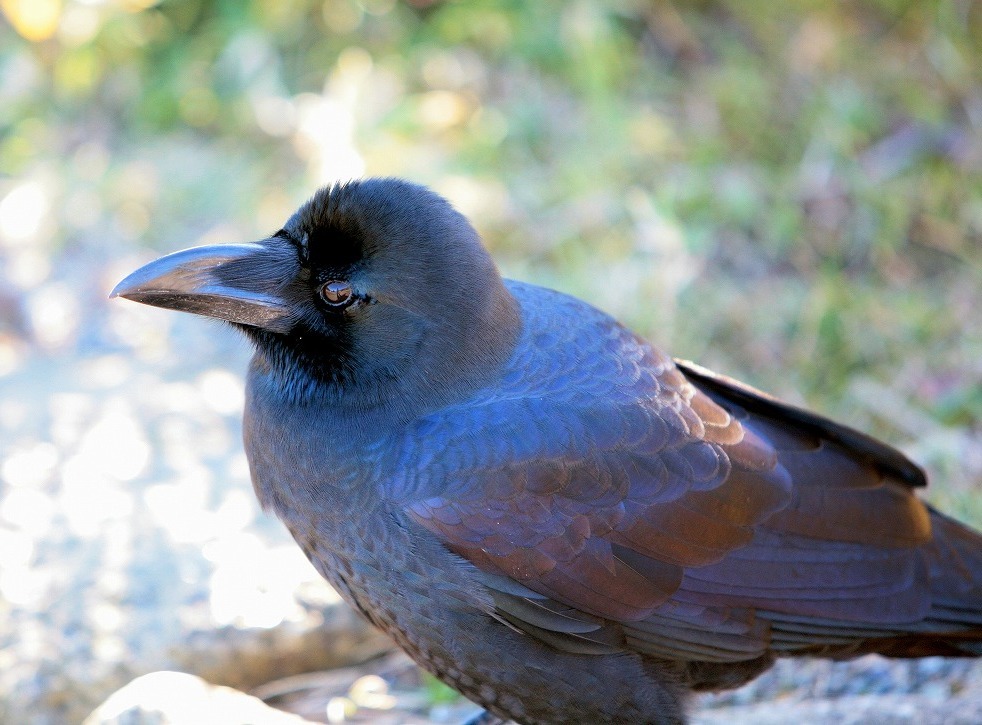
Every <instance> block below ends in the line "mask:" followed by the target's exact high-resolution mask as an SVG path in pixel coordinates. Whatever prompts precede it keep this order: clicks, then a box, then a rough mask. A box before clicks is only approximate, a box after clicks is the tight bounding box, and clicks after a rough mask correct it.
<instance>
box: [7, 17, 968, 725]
mask: <svg viewBox="0 0 982 725" xmlns="http://www.w3.org/2000/svg"><path fill="white" fill-rule="evenodd" d="M0 11H2V14H0V721H3V722H39V723H40V722H44V723H48V722H52V723H53V722H75V721H78V720H80V719H81V718H82V717H84V716H85V715H86V714H87V713H88V712H89V711H91V710H92V708H93V707H95V706H96V705H97V704H98V703H99V702H100V701H101V700H102V699H104V698H105V697H106V696H107V695H108V694H109V693H110V692H112V691H113V690H114V689H116V688H117V687H119V686H121V685H122V684H125V683H126V682H127V681H128V680H129V679H132V677H135V676H136V675H139V674H143V673H145V672H149V671H151V670H154V669H165V668H171V669H183V670H186V671H189V672H195V673H196V674H204V675H206V676H207V677H208V679H210V680H211V681H214V682H224V683H226V684H234V685H239V686H242V687H255V686H257V685H259V684H261V683H264V682H268V681H269V680H275V679H276V678H278V677H282V676H285V675H293V674H296V673H298V672H302V671H306V670H313V669H318V668H321V667H326V666H329V665H336V664H351V663H352V662H356V661H359V660H361V659H366V658H367V657H369V656H370V655H371V654H375V653H377V652H380V651H382V649H383V647H384V645H382V644H381V643H379V642H378V641H377V640H375V639H373V638H372V635H371V634H370V633H368V632H366V631H364V630H362V629H358V627H357V625H356V624H355V623H354V622H353V621H352V620H350V619H348V618H346V615H344V614H340V613H337V612H336V611H335V605H336V596H335V595H333V593H332V592H330V591H329V590H327V588H326V585H323V584H321V583H320V582H319V581H318V580H317V577H316V575H314V574H313V573H312V570H310V569H309V567H308V565H307V564H306V562H305V561H304V560H303V558H302V556H301V555H300V554H299V553H298V551H297V550H296V549H295V547H293V545H292V544H291V543H290V542H289V540H288V537H287V536H286V535H285V533H284V532H283V530H282V529H281V527H279V525H278V524H277V523H276V522H273V521H270V520H269V519H267V518H266V517H265V516H263V515H262V514H261V513H260V512H259V511H258V507H257V505H256V504H255V502H254V501H253V496H252V492H251V491H250V490H249V489H250V486H249V482H248V472H247V469H246V465H245V461H244V458H243V456H242V453H241V444H240V442H239V416H240V414H241V404H242V374H243V371H244V366H245V363H246V360H247V359H248V355H249V350H248V349H247V346H246V344H245V343H244V342H243V341H240V340H239V339H237V338H236V336H235V335H234V334H233V333H232V332H230V331H227V330H226V329H225V328H223V327H221V326H219V325H218V324H217V323H212V322H208V321H204V320H200V319H192V318H189V317H187V316H180V315H173V314H168V313H164V312H161V311H158V310H153V309H149V308H143V307H140V306H138V305H134V304H130V303H126V302H122V301H114V302H111V303H110V302H109V301H107V299H106V295H107V293H108V291H109V290H110V289H111V288H112V286H113V285H114V284H115V282H116V281H118V280H119V279H120V278H121V277H122V276H123V275H124V274H125V273H127V272H129V271H130V270H132V269H133V268H134V267H135V266H136V265H138V264H140V263H142V262H145V261H148V260H149V259H151V258H152V257H154V256H156V255H159V254H160V253H163V252H167V251H173V250H176V249H179V248H183V247H187V246H191V245H194V244H201V243H207V242H218V241H229V242H235V241H246V240H251V239H257V238H261V237H263V236H265V235H267V234H269V233H271V232H273V231H275V230H276V229H278V228H279V227H280V226H281V225H282V222H283V220H285V219H286V217H287V216H288V215H289V214H290V213H291V212H292V211H293V209H294V208H295V207H296V206H297V205H298V204H299V203H301V202H302V201H303V200H304V199H305V198H306V197H307V196H309V195H310V194H311V193H312V192H313V191H314V189H316V188H317V187H318V186H320V185H323V184H327V183H330V182H332V181H334V180H338V179H347V178H352V177H358V176H362V175H396V176H402V177H406V178H409V179H411V180H414V181H417V182H421V183H424V184H428V185H430V186H432V187H433V188H435V189H436V190H437V191H439V192H441V193H443V194H444V195H446V196H447V197H449V198H450V199H451V200H452V201H453V203H454V204H455V205H457V207H458V208H459V209H460V210H461V211H463V212H464V213H465V214H466V215H468V216H469V217H470V218H471V219H472V220H473V222H474V224H475V225H476V227H477V228H478V230H479V231H480V233H481V234H482V236H483V238H484V240H485V242H486V243H487V245H488V246H489V247H490V248H491V250H492V252H493V254H494V255H495V257H496V259H497V260H498V261H499V263H500V265H501V267H502V268H503V270H504V271H505V273H506V274H507V275H508V276H511V277H517V278H521V279H526V280H531V281H534V282H537V283H540V284H544V285H547V286H551V287H555V288H558V289H561V290H564V291H567V292H570V293H572V294H575V295H577V296H580V297H583V298H585V299H587V300H589V301H590V302H592V303H593V304H595V305H597V306H599V307H601V308H603V309H605V310H608V311H610V312H612V313H613V314H615V315H616V316H617V317H619V318H620V319H622V320H623V321H625V322H627V323H628V324H629V325H631V326H632V327H633V328H635V329H636V330H638V331H639V332H641V333H643V334H644V335H646V336H647V337H649V339H651V340H653V341H654V342H656V344H659V345H661V346H663V347H665V348H666V349H668V350H669V351H671V352H672V353H673V354H675V355H678V356H681V357H687V358H691V359H694V360H697V361H699V362H701V363H702V364H704V365H707V366H709V367H712V368H714V369H717V370H719V371H720V372H725V373H727V374H730V375H733V376H735V377H738V378H742V379H744V380H746V381H748V382H750V383H752V384H754V385H756V386H758V387H761V388H763V389H765V390H768V391H770V392H772V393H774V394H777V395H779V396H782V397H785V398H788V399H790V400H792V401H794V402H796V403H800V404H806V405H808V406H810V407H813V408H816V409H818V410H820V411H822V412H825V413H827V414H829V415H831V416H833V417H835V418H838V419H841V420H843V421H844V422H848V423H850V424H851V425H853V426H856V427H859V428H861V429H864V430H867V431H870V432H872V433H874V434H876V435H879V436H881V437H883V438H884V439H886V440H887V441H889V442H890V443H892V444H895V445H897V446H899V447H900V448H902V449H903V450H904V451H906V452H907V453H908V454H909V455H911V456H912V457H913V458H914V459H915V460H917V461H918V462H919V463H921V464H923V465H924V466H925V467H926V468H927V469H928V470H929V473H930V475H931V478H932V487H931V488H930V490H929V491H927V493H926V496H927V498H929V499H930V500H931V501H933V502H936V503H937V504H938V505H940V506H942V507H944V508H945V509H946V510H948V511H950V512H951V513H954V514H956V515H958V516H959V517H961V518H963V519H967V520H969V521H972V522H974V523H975V524H976V525H982V496H980V486H982V422H980V421H982V44H980V42H979V39H980V38H982V3H980V2H977V1H973V0H948V1H941V0H924V1H917V2H912V1H910V0H906V1H904V0H865V1H862V2H860V1H854V2H843V3H826V2H817V1H814V0H813V1H808V0H789V1H788V2H785V3H780V4H771V3H767V4H765V3H742V2H738V1H737V0H700V1H698V2H673V1H672V0H604V1H598V2H587V1H586V0H579V1H575V2H553V1H548V0H543V1H541V2H523V1H521V0H495V1H492V0H486V1H485V0H481V1H479V2H441V1H439V0H415V1H409V2H402V1H399V0H357V1H356V0H316V1H315V0H285V1H282V2H273V1H272V0H268V1H265V2H264V1H261V0H219V1H216V2H207V1H205V0H163V1H161V2H153V0H0ZM331 627H333V629H332V628H331ZM325 628H326V629H325ZM325 631H330V632H331V634H330V638H329V639H330V642H327V643H325V641H324V639H323V637H324V634H323V633H324V632H325ZM317 632H320V634H317ZM257 633H258V634H257ZM257 637H259V638H258V639H257ZM318 637H320V638H318ZM324 650H331V652H332V653H333V654H324ZM243 652H246V653H247V654H243ZM216 653H220V656H219V654H216ZM284 662H286V664H284ZM973 667H974V669H973ZM236 668H238V669H237V670H236ZM390 669H391V668H390ZM233 670H235V671H233ZM359 672H360V671H354V674H353V677H355V676H358V675H359ZM400 672H402V674H400V675H399V677H402V680H400V681H399V682H397V683H395V684H393V679H392V677H389V678H388V679H382V680H378V679H374V680H373V679H371V678H369V680H367V681H366V680H365V678H364V677H360V679H357V680H355V685H358V687H360V688H361V689H360V690H359V689H357V687H356V688H355V690H351V689H348V690H345V688H346V687H348V685H344V686H343V687H341V689H340V690H339V691H338V692H335V693H333V694H331V695H330V697H329V698H328V702H329V703H330V702H333V703H334V710H333V715H331V717H332V718H333V719H334V721H340V720H343V719H346V718H354V719H359V718H361V719H372V718H376V719H378V718H385V717H389V718H390V721H392V722H408V721H411V720H409V719H406V718H419V719H421V720H426V719H427V718H429V719H440V717H456V714H455V713H456V711H448V710H446V708H447V707H452V706H453V703H454V701H453V699H452V697H450V696H448V695H447V693H446V692H443V691H441V690H440V689H439V688H438V687H436V686H435V685H433V683H432V682H429V681H426V680H419V679H418V677H417V678H416V679H413V677H416V676H415V675H414V676H409V675H406V673H405V672H403V671H400ZM373 676H374V675H373ZM407 677H408V679H406V678H407ZM769 678H770V679H767V680H765V681H764V682H763V684H756V685H751V686H750V687H749V688H745V689H744V690H741V691H738V692H737V693H735V694H730V695H725V696H716V697H715V698H707V699H704V700H703V701H702V704H701V707H702V708H703V709H702V710H700V713H703V714H702V715H700V716H699V717H705V718H711V717H712V716H713V715H712V713H713V712H715V711H717V710H718V709H719V708H723V709H725V708H727V707H734V706H737V705H744V704H747V703H752V702H753V701H755V700H758V699H759V700H773V699H774V698H775V697H778V696H779V697H780V698H783V701H785V702H795V703H798V704H799V705H800V703H801V702H803V701H804V700H807V699H809V698H812V699H815V698H838V697H845V696H847V695H857V694H858V695H869V696H881V695H882V696H893V695H897V694H898V693H899V694H908V695H910V696H911V697H920V698H922V699H924V698H926V699H925V700H924V701H925V702H927V701H929V702H930V703H933V704H934V705H938V703H941V702H944V701H948V700H950V699H951V698H952V697H954V696H955V695H958V694H959V693H965V692H972V691H977V690H978V689H979V688H980V687H982V671H980V670H979V669H978V667H975V666H973V665H971V664H970V663H953V662H946V661H926V663H914V664H909V665H908V664H904V663H900V664H897V663H887V662H885V661H883V660H875V658H873V659H870V658H865V659H864V660H860V661H858V662H856V663H852V664H849V665H836V666H832V665H827V664H825V663H813V664H811V665H808V666H802V667H798V668H788V667H781V668H778V671H777V672H776V673H775V674H772V675H770V676H769ZM396 679H398V678H396ZM332 682H333V680H332ZM366 682H367V684H366ZM358 683H361V684H360V685H359V684H358ZM400 683H401V684H400ZM406 683H408V684H406ZM321 684H323V682H322V683H321ZM401 685H405V687H404V689H399V687H400V686H401ZM339 687H340V686H339ZM366 687H367V688H368V689H367V690H366ZM387 688H389V689H387ZM393 688H394V689H393ZM973 688H975V689H974V690H973ZM302 689H304V688H303V687H301V685H298V684H296V682H295V681H293V684H292V685H288V686H285V687H283V688H281V689H280V690H276V688H273V690H268V691H267V694H268V693H269V692H273V691H276V692H279V693H280V694H281V695H282V694H283V693H289V692H292V691H294V690H302ZM390 689H391V692H390ZM353 692H354V693H355V694H352V693H353ZM359 692H360V693H362V694H361V695H358V694H357V693H359ZM365 692H368V693H369V695H370V697H368V700H365V697H366V696H365V695H364V693H365ZM339 693H340V694H339ZM392 693H396V694H392ZM397 695H398V696H397ZM359 697H361V698H362V699H361V700H359V699H358V698H359ZM372 697H381V698H382V699H381V700H379V699H375V700H372V699H371V698H372ZM386 697H388V698H389V699H388V700H386V699H385V698H386ZM331 698H333V699H331ZM393 698H395V699H393ZM400 698H402V699H400ZM407 698H408V699H407ZM339 702H340V703H341V704H340V705H338V703H339ZM365 702H369V703H370V704H371V703H374V705H377V706H378V707H375V708H374V709H373V707H369V706H368V705H364V703H365ZM918 702H920V701H918ZM406 703H409V704H408V705H406V707H407V712H410V713H411V714H408V715H407V714H400V715H398V716H397V715H395V714H394V712H395V710H396V709H398V707H401V706H402V705H405V704H406ZM447 703H450V704H447ZM362 705H364V706H362ZM440 707H443V708H444V709H443V710H440V709H439V708H440ZM925 707H927V706H926V705H925ZM329 710H330V708H329V707H327V709H325V707H321V705H318V706H317V707H314V708H312V709H308V710H307V711H304V712H305V714H306V715H307V716H310V717H314V716H317V717H320V718H322V719H326V718H327V717H328V716H327V714H326V713H328V711H329ZM448 712H450V713H451V714H449V715H448V714H447V713H448ZM719 712H723V710H719ZM441 713H443V714H442V715H441ZM727 717H729V718H730V720H731V721H732V720H733V718H732V717H731V716H727ZM918 717H919V718H920V719H919V720H917V721H918V722H926V721H930V720H929V719H928V720H925V719H924V716H920V715H919V716H918ZM391 718H395V719H391ZM709 721H710V720H706V722H709ZM99 722H102V720H99ZM891 722H892V721H891ZM898 722H900V720H898ZM946 722H948V721H947V720H946Z"/></svg>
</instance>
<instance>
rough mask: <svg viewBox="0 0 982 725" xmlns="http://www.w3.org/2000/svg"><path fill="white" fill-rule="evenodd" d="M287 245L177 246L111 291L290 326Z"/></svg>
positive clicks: (281, 328) (243, 321)
mask: <svg viewBox="0 0 982 725" xmlns="http://www.w3.org/2000/svg"><path fill="white" fill-rule="evenodd" d="M277 242H279V244H277ZM282 246H283V243H282V242H280V240H275V239H268V240H265V241H263V242H259V243H256V244H216V245H214V246H207V247H192V248H191V249H185V250H183V251H181V252H174V253H173V254H168V255H167V256H165V257H161V258H160V259H157V260H154V261H153V262H150V264H147V265H144V266H143V267H140V268H139V269H138V270H136V271H135V272H133V273H132V274H130V275H129V276H128V277H126V279H124V280H123V281H122V282H120V283H119V284H117V285H116V287H115V288H114V289H113V291H112V292H111V293H110V294H109V296H110V298H112V297H125V298H126V299H128V300H133V301H135V302H142V303H143V304H145V305H153V306H154V307H164V308H166V309H169V310H180V311H183V312H193V313H195V314H198V315H206V316H208V317H215V318H217V319H220V320H226V321H228V322H234V323H238V324H240V325H251V326H253V327H260V328H263V329H266V330H270V331H272V332H287V331H288V330H289V329H290V321H291V314H290V308H289V306H288V305H287V302H286V300H284V299H283V297H282V290H283V288H284V286H285V281H286V280H284V279H283V277H288V276H290V275H287V274H284V263H283V262H284V257H285V256H287V255H286V254H284V251H285V250H283V249H282V248H281V247H282Z"/></svg>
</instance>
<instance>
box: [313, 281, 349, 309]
mask: <svg viewBox="0 0 982 725" xmlns="http://www.w3.org/2000/svg"><path fill="white" fill-rule="evenodd" d="M320 295H321V299H322V300H324V302H326V303H327V304H328V305H330V306H331V307H347V306H348V305H350V304H351V303H352V302H354V299H355V295H354V290H352V289H351V285H350V284H348V283H347V282H342V281H341V280H336V279H332V280H331V281H330V282H325V283H324V284H322V285H321V289H320Z"/></svg>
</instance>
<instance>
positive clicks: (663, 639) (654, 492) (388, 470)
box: [112, 179, 982, 723]
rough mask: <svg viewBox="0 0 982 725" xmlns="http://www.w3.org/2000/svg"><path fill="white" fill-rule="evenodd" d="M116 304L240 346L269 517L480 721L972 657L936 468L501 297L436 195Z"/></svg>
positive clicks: (176, 277)
mask: <svg viewBox="0 0 982 725" xmlns="http://www.w3.org/2000/svg"><path fill="white" fill-rule="evenodd" d="M112 296H119V297H125V298H128V299H131V300H135V301H137V302H142V303H145V304H149V305H155V306H157V307H163V308H168V309H173V310H183V311H186V312H194V313H197V314H200V315H205V316H208V317H213V318H218V319H219V320H224V321H227V322H229V323H231V324H233V325H234V326H235V327H237V328H239V329H241V330H242V332H244V333H245V334H246V335H247V336H248V337H249V338H250V339H251V341H252V342H253V344H254V348H255V355H254V356H253V358H252V361H251V364H250V366H249V372H248V382H247V396H246V397H247V399H246V406H245V418H244V439H245V449H246V452H247V455H248V460H249V465H250V470H251V474H252V481H253V484H254V486H255V490H256V493H257V495H258V497H259V500H260V501H261V502H262V505H263V506H264V507H265V508H266V509H267V510H271V511H273V512H275V513H276V515H277V516H279V517H280V518H281V519H282V520H283V521H284V523H285V524H286V526H287V527H288V528H289V530H290V532H291V533H292V535H293V536H294V538H295V539H296V541H297V542H298V543H299V545H300V546H301V547H302V548H303V550H304V552H305V553H306V555H307V556H308V557H309V558H310V561H311V562H313V564H314V566H315V567H316V568H317V569H318V571H319V572H320V573H321V574H322V575H323V576H324V577H325V578H326V579H327V580H328V581H329V582H330V583H331V584H332V585H333V586H334V587H335V588H336V589H337V590H338V591H339V592H340V593H341V595H342V596H343V597H344V598H345V599H346V600H347V601H348V602H349V603H350V604H351V605H352V606H353V607H354V608H355V609H357V610H358V611H359V612H360V613H361V614H363V615H364V616H365V617H366V618H367V619H368V620H369V621H370V622H372V623H373V624H374V625H376V626H377V627H379V628H381V629H382V630H384V631H385V632H387V633H388V634H389V635H391V637H392V638H393V639H394V640H395V642H396V643H397V644H398V645H399V646H400V647H402V648H403V649H404V650H405V651H406V652H408V653H409V655H410V656H411V657H412V658H413V659H415V660H416V661H417V662H418V663H419V664H420V665H422V666H423V667H424V668H425V669H427V670H429V671H430V672H432V673H433V674H434V675H436V676H437V677H438V678H440V679H441V680H443V681H444V682H446V683H447V684H448V685H450V686H451V687H453V688H455V689H457V690H458V691H459V692H461V693H462V694H463V695H465V696H466V697H468V698H470V699H471V700H473V701H474V702H476V703H478V704H480V705H481V706H482V707H484V708H485V713H484V714H483V715H482V716H481V717H482V720H481V721H482V722H499V721H500V720H499V719H506V718H511V719H514V720H515V721H517V722H520V723H563V722H596V723H599V722H605V723H642V722H655V723H677V722H684V720H685V703H686V699H687V695H688V693H689V692H691V691H698V690H717V689H723V688H732V687H736V686H738V685H741V684H743V683H745V682H747V681H749V680H751V679H752V678H754V677H755V676H757V675H758V674H760V673H762V672H763V671H765V670H766V669H768V668H769V667H770V666H771V665H772V664H773V662H774V660H775V658H777V657H787V656H818V657H829V658H834V659H841V658H849V657H855V656H858V655H862V654H866V653H872V652H875V653H880V654H882V655H886V656H890V657H922V656H929V655H944V656H978V655H982V535H980V534H979V533H976V532H975V531H972V530H971V529H969V528H967V527H965V526H963V525H961V524H959V523H957V522H956V521H954V520H952V519H951V518H948V517H947V516H945V515H944V514H941V513H939V512H938V511H936V510H934V509H933V508H932V507H930V506H929V505H927V504H926V503H924V502H923V501H922V500H921V499H920V498H918V496H917V495H916V493H915V490H916V489H917V488H919V487H922V486H924V485H925V484H926V479H925V474H924V473H923V471H922V470H921V469H920V468H918V467H917V466H916V465H915V464H914V463H912V462H911V461H910V460H909V459H908V458H906V457H905V456H904V455H903V454H902V453H900V452H899V451H897V450H895V449H894V448H891V447H890V446H888V445H886V444H884V443H881V442H879V441H877V440H875V439H874V438H871V437H869V436H867V435H865V434H863V433H861V432H858V431H856V430H854V429H852V428H849V427H847V426H844V425H841V424H839V423H835V422H833V421H831V420H829V419H827V418H824V417H822V416H821V415H817V414H815V413H811V412H808V411H805V410H802V409H800V408H797V407H794V406H791V405H789V404H787V403H784V402H782V401H780V400H778V399H776V398H774V397H771V396H769V395H767V394H765V393H762V392H760V391H758V390H755V389H753V388H751V387H749V386H747V385H744V384H742V383H740V382H737V381H736V380H733V379H730V378H728V377H724V376H722V375H717V374H714V373H713V372H710V371H709V370H706V369H704V368H701V367H699V366H698V365H695V364H693V363H690V362H684V361H681V360H673V359H672V358H671V357H669V356H667V355H666V354H665V353H663V352H661V351H660V350H659V349H658V348H656V347H654V346H652V345H651V344H649V343H648V342H646V341H645V340H643V339H641V338H640V337H638V336H637V335H635V334H634V333H632V332H631V331H630V330H628V329H626V328H625V327H623V326H622V325H620V324H619V323H618V322H617V321H616V320H614V319H612V318H611V317H609V316H608V315H606V314H604V313H602V312H600V311H598V310H597V309H595V308H593V307H591V306H590V305H589V304H587V303H585V302H582V301H580V300H577V299H575V298H572V297H569V296H566V295H563V294H560V293H558V292H555V291H552V290H548V289H545V288H542V287H537V286H534V285H531V284H527V283H523V282H516V281H511V280H503V279H502V277H501V276H500V274H499V272H498V270H497V268H496V266H495V264H494V262H493V261H492V259H491V257H490V255H489V254H488V252H487V251H486V250H485V249H484V247H483V246H482V244H481V241H480V239H479V237H478V234H477V233H476V232H475V230H474V229H473V227H472V226H471V225H470V224H469V223H468V221H467V220H466V219H465V218H464V216H462V215H461V214H460V213H458V212H457V211H456V210H454V208H453V207H452V206H451V205H450V204H449V203H448V202H447V201H446V200H444V199H443V198H441V197H440V196H438V195H437V194H435V193H433V192H431V191H430V190H428V189H426V188H424V187H422V186H418V185H415V184H412V183H409V182H406V181H401V180H397V179H364V180H358V181H351V182H348V183H343V184H335V185H332V186H330V187H326V188H323V189H321V190H319V191H317V192H316V193H315V194H314V196H313V197H312V198H311V199H310V200H309V201H307V202H306V203H305V204H303V206H301V207H300V209H299V210H298V211H297V212H296V213H295V214H294V215H293V216H292V217H290V219H289V220H288V221H287V222H286V224H285V226H284V227H283V228H282V229H281V230H279V231H278V232H276V233H275V234H273V235H272V236H270V237H269V238H268V239H264V240H262V241H260V242H258V243H254V244H242V245H217V246H206V247H198V248H192V249H188V250H185V251H182V252H176V253H174V254H170V255H168V256H165V257H162V258H161V259H158V260H156V261H154V262H151V263H150V264H148V265H146V266H144V267H142V268H140V269H138V270H137V271H135V272H133V273H132V274H131V275H130V276H128V277H127V278H126V279H124V280H123V281H122V282H120V283H119V285H118V286H117V287H116V288H115V290H113V292H112Z"/></svg>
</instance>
